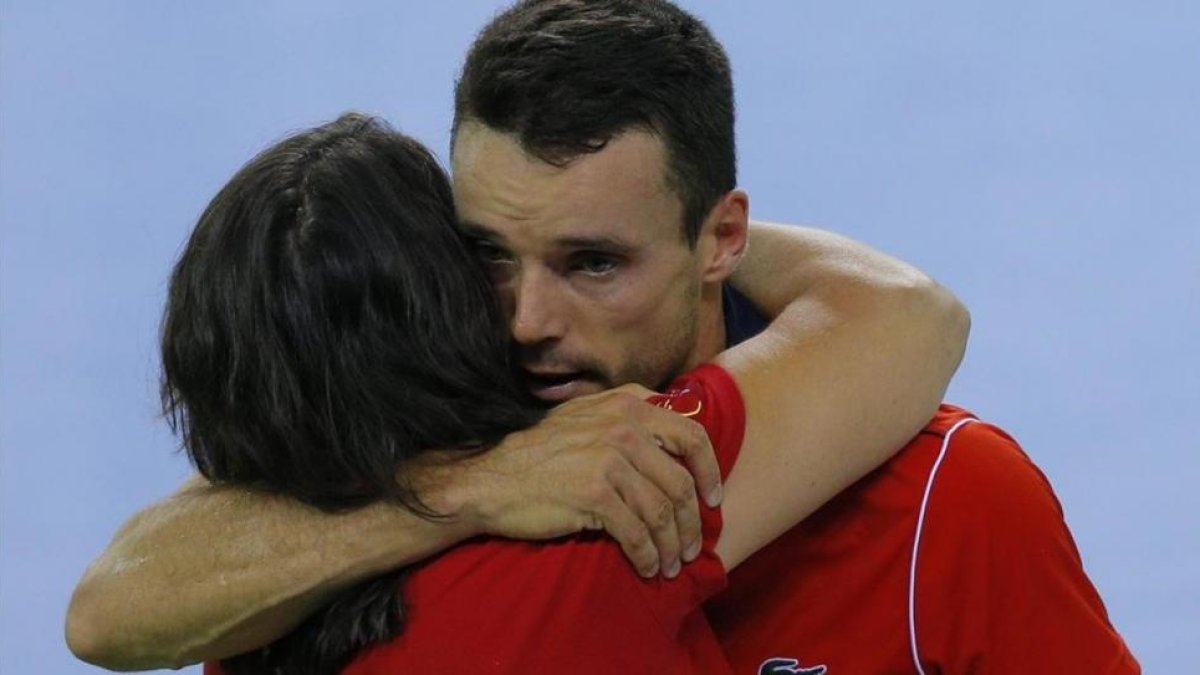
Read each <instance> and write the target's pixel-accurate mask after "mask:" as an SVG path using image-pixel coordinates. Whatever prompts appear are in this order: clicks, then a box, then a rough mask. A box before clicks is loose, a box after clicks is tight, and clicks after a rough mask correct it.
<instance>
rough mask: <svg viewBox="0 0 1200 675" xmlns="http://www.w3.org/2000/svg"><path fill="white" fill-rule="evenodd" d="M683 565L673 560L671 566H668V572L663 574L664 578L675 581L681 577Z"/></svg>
mask: <svg viewBox="0 0 1200 675" xmlns="http://www.w3.org/2000/svg"><path fill="white" fill-rule="evenodd" d="M680 568H681V565H680V564H679V561H678V560H672V561H671V564H670V565H667V571H665V572H663V576H664V577H666V578H668V579H674V578H675V577H677V576H679V570H680Z"/></svg>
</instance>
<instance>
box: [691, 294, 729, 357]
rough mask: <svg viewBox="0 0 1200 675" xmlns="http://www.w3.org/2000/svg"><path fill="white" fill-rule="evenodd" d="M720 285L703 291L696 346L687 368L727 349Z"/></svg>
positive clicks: (697, 322)
mask: <svg viewBox="0 0 1200 675" xmlns="http://www.w3.org/2000/svg"><path fill="white" fill-rule="evenodd" d="M721 293H722V289H721V286H720V285H717V286H714V287H711V288H709V287H706V288H704V289H703V290H702V291H701V297H700V309H699V317H698V319H697V321H696V324H697V325H696V348H695V349H694V350H692V358H691V359H690V360H689V362H688V365H687V368H688V369H691V368H695V367H696V366H697V365H699V364H701V363H704V362H706V361H711V360H712V359H713V357H715V356H716V355H717V354H720V353H721V352H723V351H725V313H724V309H723V303H722V295H721Z"/></svg>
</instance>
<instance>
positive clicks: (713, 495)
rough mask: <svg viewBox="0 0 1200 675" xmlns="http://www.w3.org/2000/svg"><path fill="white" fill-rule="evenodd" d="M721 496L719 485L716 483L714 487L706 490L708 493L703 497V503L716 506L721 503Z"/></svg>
mask: <svg viewBox="0 0 1200 675" xmlns="http://www.w3.org/2000/svg"><path fill="white" fill-rule="evenodd" d="M721 497H722V494H721V485H720V484H719V483H718V484H717V486H716V487H715V488H713V489H711V490H709V491H708V495H707V496H706V497H705V498H704V503H705V504H708V505H709V506H711V507H713V508H716V507H718V506H720V505H721Z"/></svg>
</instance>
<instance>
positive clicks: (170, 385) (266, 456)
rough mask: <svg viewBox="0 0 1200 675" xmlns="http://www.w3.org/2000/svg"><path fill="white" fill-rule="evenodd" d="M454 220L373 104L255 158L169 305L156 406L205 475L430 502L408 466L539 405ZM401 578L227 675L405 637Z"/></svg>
mask: <svg viewBox="0 0 1200 675" xmlns="http://www.w3.org/2000/svg"><path fill="white" fill-rule="evenodd" d="M454 223H455V216H454V211H453V201H452V199H451V194H450V185H449V182H448V180H447V178H446V176H445V173H444V172H443V171H442V169H441V167H439V166H438V164H437V162H436V161H435V160H434V158H433V157H432V156H431V155H430V154H429V153H428V151H426V150H425V148H423V147H422V146H421V145H420V144H419V143H417V142H415V141H413V140H411V139H409V138H407V137H405V136H402V135H400V134H398V133H396V132H394V131H392V130H391V129H389V128H388V127H387V126H386V125H385V124H383V123H381V122H379V121H377V120H374V119H372V118H369V117H365V116H362V115H358V114H347V115H344V116H342V117H341V118H339V119H338V120H337V121H335V122H332V123H329V124H326V125H324V126H321V127H317V128H315V129H313V130H310V131H307V132H304V133H301V134H298V135H296V136H293V137H291V138H288V139H286V140H284V141H282V142H280V143H278V144H276V145H275V146H273V147H271V148H269V149H268V150H266V151H264V152H263V153H262V154H260V155H258V156H257V157H255V158H254V159H253V160H251V161H250V162H249V163H248V164H247V165H246V166H245V167H243V168H242V169H241V170H240V171H239V172H238V173H237V174H236V175H235V176H234V177H233V178H232V179H231V180H230V182H229V183H228V184H227V185H226V186H225V187H224V188H223V189H222V190H221V191H220V193H219V194H218V195H217V196H216V197H215V198H214V199H213V200H212V202H211V203H210V204H209V206H208V208H207V209H206V210H205V211H204V214H203V215H202V216H201V218H200V221H199V223H198V224H197V226H196V229H195V231H194V232H193V233H192V236H191V239H190V240H189V241H188V243H187V246H186V248H185V250H184V251H183V254H182V256H181V257H180V260H179V262H178V263H177V264H176V266H175V270H174V273H173V274H172V277H171V283H170V290H169V293H168V299H167V305H166V311H165V314H164V319H163V328H162V366H163V371H162V372H163V377H162V404H163V411H164V413H165V415H166V416H167V419H168V420H169V422H170V423H171V426H172V428H173V429H174V430H175V431H177V432H178V433H180V434H181V436H182V438H183V444H184V447H185V448H186V451H187V453H188V456H189V457H190V458H191V460H192V461H193V462H194V463H195V465H196V467H197V468H198V469H199V471H200V472H201V473H202V474H203V475H204V476H205V477H207V478H208V479H209V480H211V481H213V482H214V483H218V484H221V483H234V484H240V485H249V486H257V487H259V488H262V489H267V490H271V491H277V492H281V493H285V494H287V495H291V496H293V497H297V498H299V499H301V500H303V501H305V502H308V503H310V504H314V505H316V506H319V507H322V508H326V509H337V508H349V507H353V506H357V505H361V504H364V503H366V502H369V501H375V500H379V499H388V500H393V501H396V502H399V503H401V504H403V505H405V506H408V507H409V508H412V509H413V510H415V511H417V512H418V513H423V514H425V515H434V514H429V513H428V510H427V509H425V507H424V506H423V505H422V504H421V502H420V500H419V499H418V497H417V495H416V494H415V493H414V491H413V489H412V487H411V485H410V484H409V483H408V482H407V481H406V480H405V475H406V472H405V471H404V469H405V467H406V466H408V465H409V463H410V462H411V461H413V460H414V459H415V458H416V457H417V456H418V455H420V454H422V453H423V452H425V451H426V450H428V449H444V450H453V449H460V450H461V451H463V452H468V453H469V452H479V451H482V450H485V449H487V448H488V447H490V446H491V445H493V444H495V443H496V442H498V441H499V440H500V439H501V438H503V437H504V436H505V435H506V434H508V433H510V432H512V431H514V430H516V429H520V428H524V427H526V426H529V425H531V424H533V423H535V422H536V421H537V420H538V419H540V417H541V414H542V412H541V409H540V407H539V406H537V404H536V403H534V402H533V400H532V398H530V397H529V395H528V394H527V393H526V391H525V390H524V388H523V387H522V386H521V385H520V383H519V381H518V379H517V377H516V375H515V372H514V370H513V368H512V366H511V361H510V345H509V338H508V332H507V328H506V326H505V323H504V320H503V317H502V314H501V312H500V310H499V308H498V304H497V302H496V299H495V297H494V295H493V292H492V288H491V285H490V283H489V282H488V280H487V277H486V274H485V272H484V271H483V270H482V269H481V268H480V267H479V265H478V263H477V262H476V259H475V257H474V256H473V255H471V253H470V251H469V248H468V247H467V245H466V244H465V243H464V241H463V240H462V239H461V237H460V235H459V233H458V232H457V229H456V228H455V226H454ZM398 582H399V577H398V575H396V574H393V575H389V576H387V577H383V578H380V579H378V580H376V581H373V582H369V583H367V584H364V585H363V586H360V587H359V588H356V589H352V590H351V591H349V592H347V593H346V594H344V595H343V596H342V597H341V598H339V599H338V600H337V601H335V603H334V604H333V605H331V606H330V607H329V608H327V609H326V611H325V612H322V613H318V614H317V615H316V616H314V617H313V618H312V619H310V620H309V621H308V622H306V623H305V624H304V625H302V626H301V628H300V629H298V630H297V631H296V632H294V633H293V634H291V635H289V636H287V637H285V638H283V639H282V640H281V641H279V642H277V643H276V644H274V645H272V646H270V647H268V648H266V649H263V650H259V651H258V652H255V653H252V654H249V655H246V656H244V657H239V658H237V659H232V660H229V661H227V666H228V670H229V672H230V673H231V674H232V673H238V672H293V673H309V672H312V673H316V672H336V671H337V669H338V668H340V666H341V665H342V664H343V663H344V662H345V661H346V660H347V659H348V658H349V657H350V656H352V655H353V653H354V651H355V650H357V649H358V648H360V647H362V646H363V645H365V644H366V643H369V642H373V641H377V640H381V639H386V638H388V637H391V636H392V635H394V634H395V633H396V632H398V631H399V629H400V625H401V620H402V614H401V607H400V603H399V598H398V589H397V584H398ZM277 668H278V669H279V670H276V669H277Z"/></svg>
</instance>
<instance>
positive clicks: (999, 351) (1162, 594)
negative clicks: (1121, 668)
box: [0, 0, 1200, 675]
mask: <svg viewBox="0 0 1200 675" xmlns="http://www.w3.org/2000/svg"><path fill="white" fill-rule="evenodd" d="M499 4H500V3H498V2H495V1H490V0H488V1H485V0H475V1H471V2H466V1H455V2H437V3H435V2H419V3H418V2H407V3H401V2H394V1H384V0H379V1H376V2H346V3H333V2H325V3H317V2H293V1H286V2H285V1H283V0H275V1H262V2H234V1H225V2H203V3H201V2H190V3H184V2H162V1H161V0H159V1H152V0H143V1H128V2H117V1H107V2H105V1H96V2H83V1H80V0H74V1H65V2H64V1H59V2H45V1H41V0H0V17H2V24H0V223H2V228H3V229H2V236H3V239H2V241H0V305H2V311H3V313H2V319H0V347H2V349H3V354H2V356H0V452H2V456H0V490H2V492H0V537H2V541H0V672H3V673H4V674H5V675H17V674H22V673H84V672H93V669H91V668H90V667H88V666H85V665H83V664H81V663H78V662H75V661H74V660H73V659H72V658H71V657H70V655H69V654H68V652H67V651H66V649H65V647H64V645H63V642H62V638H61V633H62V621H63V613H64V609H65V607H66V603H67V599H68V597H69V594H70V591H71V588H72V586H73V585H74V583H75V581H76V579H77V578H78V577H79V575H80V574H81V572H82V571H83V569H84V567H85V565H86V564H87V563H88V561H89V560H90V559H91V558H92V557H93V556H94V555H95V554H96V553H98V552H99V551H100V550H101V548H102V547H103V546H104V545H105V543H106V542H107V541H108V539H109V537H110V536H111V535H112V533H113V531H114V530H115V529H116V527H117V526H118V524H120V523H121V522H122V521H123V520H124V519H125V518H126V517H128V516H129V515H130V514H131V513H132V512H133V511H134V510H135V509H137V508H139V507H141V506H143V505H145V504H147V503H148V502H150V501H151V500H153V499H156V498H158V497H161V496H163V495H165V494H167V493H168V492H170V491H171V490H172V488H173V486H175V485H176V484H177V483H178V482H179V481H180V480H181V479H182V478H183V477H184V476H185V475H186V474H187V473H188V469H187V467H186V465H185V462H184V460H183V458H182V457H180V456H179V455H177V454H174V453H173V447H174V444H173V440H172V439H171V437H170V436H169V435H168V434H167V433H166V431H165V425H164V424H163V423H161V421H160V420H158V419H157V418H156V397H155V396H156V390H155V386H156V376H157V362H156V355H155V339H156V331H157V322H158V317H159V312H160V308H161V304H162V300H163V292H164V287H165V278H166V275H167V271H168V269H169V266H170V265H171V263H172V262H173V259H174V257H175V255H176V254H177V252H178V251H179V248H180V245H181V243H182V241H183V239H184V237H185V235H186V234H187V233H188V231H189V230H190V228H191V226H192V224H193V222H194V219H195V218H196V216H197V215H198V214H199V212H200V210H201V209H202V208H203V206H204V204H205V203H206V202H207V200H208V199H209V198H210V197H211V196H212V195H213V194H214V193H215V191H216V189H217V188H218V187H219V186H220V185H221V184H222V183H223V182H224V181H225V180H226V179H227V178H228V177H229V176H230V175H231V174H232V172H233V171H234V170H235V169H236V168H237V167H238V166H239V165H240V164H241V163H242V162H244V161H245V160H247V159H248V158H249V157H250V156H251V155H252V154H253V153H254V152H256V151H257V150H259V149H261V148H263V147H264V146H265V145H267V144H268V143H269V142H271V141H272V140H274V139H276V138H278V137H279V136H280V135H281V134H283V133H284V132H286V131H289V130H294V129H299V128H302V127H305V126H308V125H311V124H314V123H317V122H320V121H323V120H326V119H329V118H332V117H334V116H335V115H337V114H338V113H339V112H341V111H343V110H345V109H348V108H358V109H361V110H365V111H369V112H373V113H378V114H382V115H384V116H386V117H387V118H388V119H390V120H392V121H393V122H394V123H396V124H397V125H398V126H399V127H400V128H402V129H403V130H404V131H406V132H408V133H410V134H413V135H415V136H417V137H418V138H420V139H422V140H424V141H425V142H426V143H428V144H429V145H431V146H432V147H433V148H434V149H436V150H437V152H438V153H439V154H440V155H441V156H443V157H444V156H445V150H446V147H447V140H448V136H447V128H448V125H449V121H450V92H451V82H452V78H453V75H454V73H455V70H456V69H457V67H458V64H459V59H460V58H461V55H462V54H463V52H464V49H465V47H466V45H467V43H468V41H469V40H470V39H471V37H472V36H473V34H474V31H475V30H476V29H477V28H479V27H480V26H481V25H482V24H483V23H484V21H485V20H486V19H487V18H488V17H489V16H490V15H491V14H492V12H493V11H494V10H495V9H496V8H497V6H498V5H499ZM686 4H687V6H689V7H691V8H692V9H693V10H695V11H696V12H698V13H699V14H700V15H702V16H703V17H705V18H707V19H708V20H709V23H710V25H711V26H712V27H713V29H714V30H715V32H716V33H717V35H718V36H719V37H720V38H721V39H722V40H723V41H724V42H725V44H726V45H727V47H728V48H729V51H730V54H731V57H732V59H733V63H734V67H735V73H736V74H735V77H736V82H737V87H738V101H739V105H740V119H739V127H738V131H739V142H740V151H741V178H742V183H743V185H744V186H745V187H746V188H747V189H748V190H749V191H750V193H751V196H752V200H753V201H752V204H753V214H754V215H756V216H758V217H760V218H767V219H775V220H781V221H787V222H806V223H813V224H820V225H823V226H828V227H831V228H834V229H837V230H840V231H842V232H845V233H848V234H850V235H851V236H854V237H856V238H859V239H862V240H864V241H867V242H869V243H871V244H873V245H875V246H877V247H879V248H882V249H883V250H885V251H888V252H891V253H894V254H897V255H899V256H901V257H903V258H905V259H908V260H910V261H912V262H915V263H916V264H918V265H919V266H921V267H922V268H924V269H926V270H928V271H929V272H930V273H931V274H933V275H934V276H935V277H937V278H938V279H940V280H941V281H942V282H944V283H945V284H947V285H948V286H950V287H951V288H953V289H954V290H956V291H957V292H958V293H959V295H960V296H961V297H962V298H963V299H964V300H965V301H966V302H967V304H968V305H969V306H970V308H971V309H972V312H973V316H974V329H973V334H972V340H971V345H970V348H969V351H968V355H967V358H966V361H965V362H964V364H963V366H962V369H961V370H960V371H959V374H958V376H957V378H956V380H955V383H954V385H953V387H952V391H951V397H950V398H951V399H952V400H954V401H956V402H959V403H962V404H964V405H967V406H970V407H972V408H974V409H976V410H977V411H978V412H980V413H981V414H982V415H984V416H985V417H987V418H990V419H992V420H994V421H997V422H998V423H1000V424H1001V425H1003V426H1005V427H1007V428H1008V429H1009V430H1010V431H1012V432H1013V434H1014V435H1016V436H1017V437H1018V438H1019V439H1020V440H1021V441H1022V442H1023V443H1024V444H1025V446H1026V448H1027V449H1028V451H1029V453H1030V454H1031V455H1032V456H1033V457H1034V459H1035V460H1036V461H1037V462H1038V463H1039V464H1040V465H1041V466H1042V467H1043V468H1044V469H1045V471H1046V473H1047V474H1048V475H1049V476H1050V478H1051V480H1052V481H1053V482H1054V484H1055V485H1056V487H1057V490H1058V494H1059V496H1060V498H1061V500H1062V503H1063V506H1064V508H1065V509H1066V513H1067V517H1068V520H1069V522H1070V524H1071V526H1072V527H1073V529H1074V532H1075V535H1076V538H1077V540H1078V543H1079V546H1080V548H1081V550H1082V552H1083V556H1084V560H1085V563H1086V565H1087V569H1088V571H1089V572H1090V574H1091V576H1092V578H1093V579H1094V580H1095V582H1096V584H1097V586H1098V587H1099V588H1100V591H1101V593H1102V594H1103V595H1104V597H1105V599H1106V600H1107V603H1108V607H1109V610H1110V612H1111V615H1112V618H1113V621H1114V622H1115V623H1116V625H1117V626H1118V628H1119V629H1120V630H1121V631H1122V632H1123V633H1124V635H1125V636H1126V638H1127V639H1128V641H1129V643H1130V644H1131V646H1132V647H1133V649H1134V651H1135V652H1136V653H1137V654H1138V656H1139V657H1140V659H1141V660H1142V662H1143V665H1144V666H1146V670H1147V671H1148V672H1160V673H1178V672H1184V671H1185V670H1188V669H1190V668H1191V667H1194V665H1195V663H1196V660H1197V656H1196V655H1195V645H1196V644H1197V642H1196V640H1197V637H1200V635H1198V633H1200V628H1198V625H1200V582H1198V581H1197V579H1196V574H1197V573H1198V572H1200V528H1198V527H1197V522H1196V521H1197V518H1196V514H1197V513H1200V497H1198V496H1197V494H1198V493H1197V491H1196V489H1195V485H1196V483H1197V481H1198V480H1200V471H1198V465H1200V458H1198V455H1200V443H1198V440H1200V434H1197V432H1196V425H1195V420H1196V416H1197V413H1196V409H1197V407H1198V406H1200V357H1198V356H1197V346H1198V345H1200V11H1198V9H1197V8H1198V7H1200V5H1198V4H1197V3H1195V2H1191V1H1190V0H1176V1H1169V0H1144V1H1142V2H1132V1H1129V2H1118V1H1116V0H1098V1H1095V0H1094V1H1091V2H1084V1H1080V0H1059V1H1056V2H1046V1H1045V0H1010V1H1009V2H950V1H948V0H947V1H942V2H936V1H932V0H913V1H911V2H864V3H815V2H782V1H780V2H765V1H763V2H754V1H752V0H748V1H745V2H737V3H733V2H722V1H720V0H706V1H701V0H693V1H691V2H688V3H686ZM1187 643H1190V647H1189V646H1185V644H1187ZM1030 658H1031V659H1036V655H1035V654H1030ZM1188 664H1191V666H1189V665H1188Z"/></svg>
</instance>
